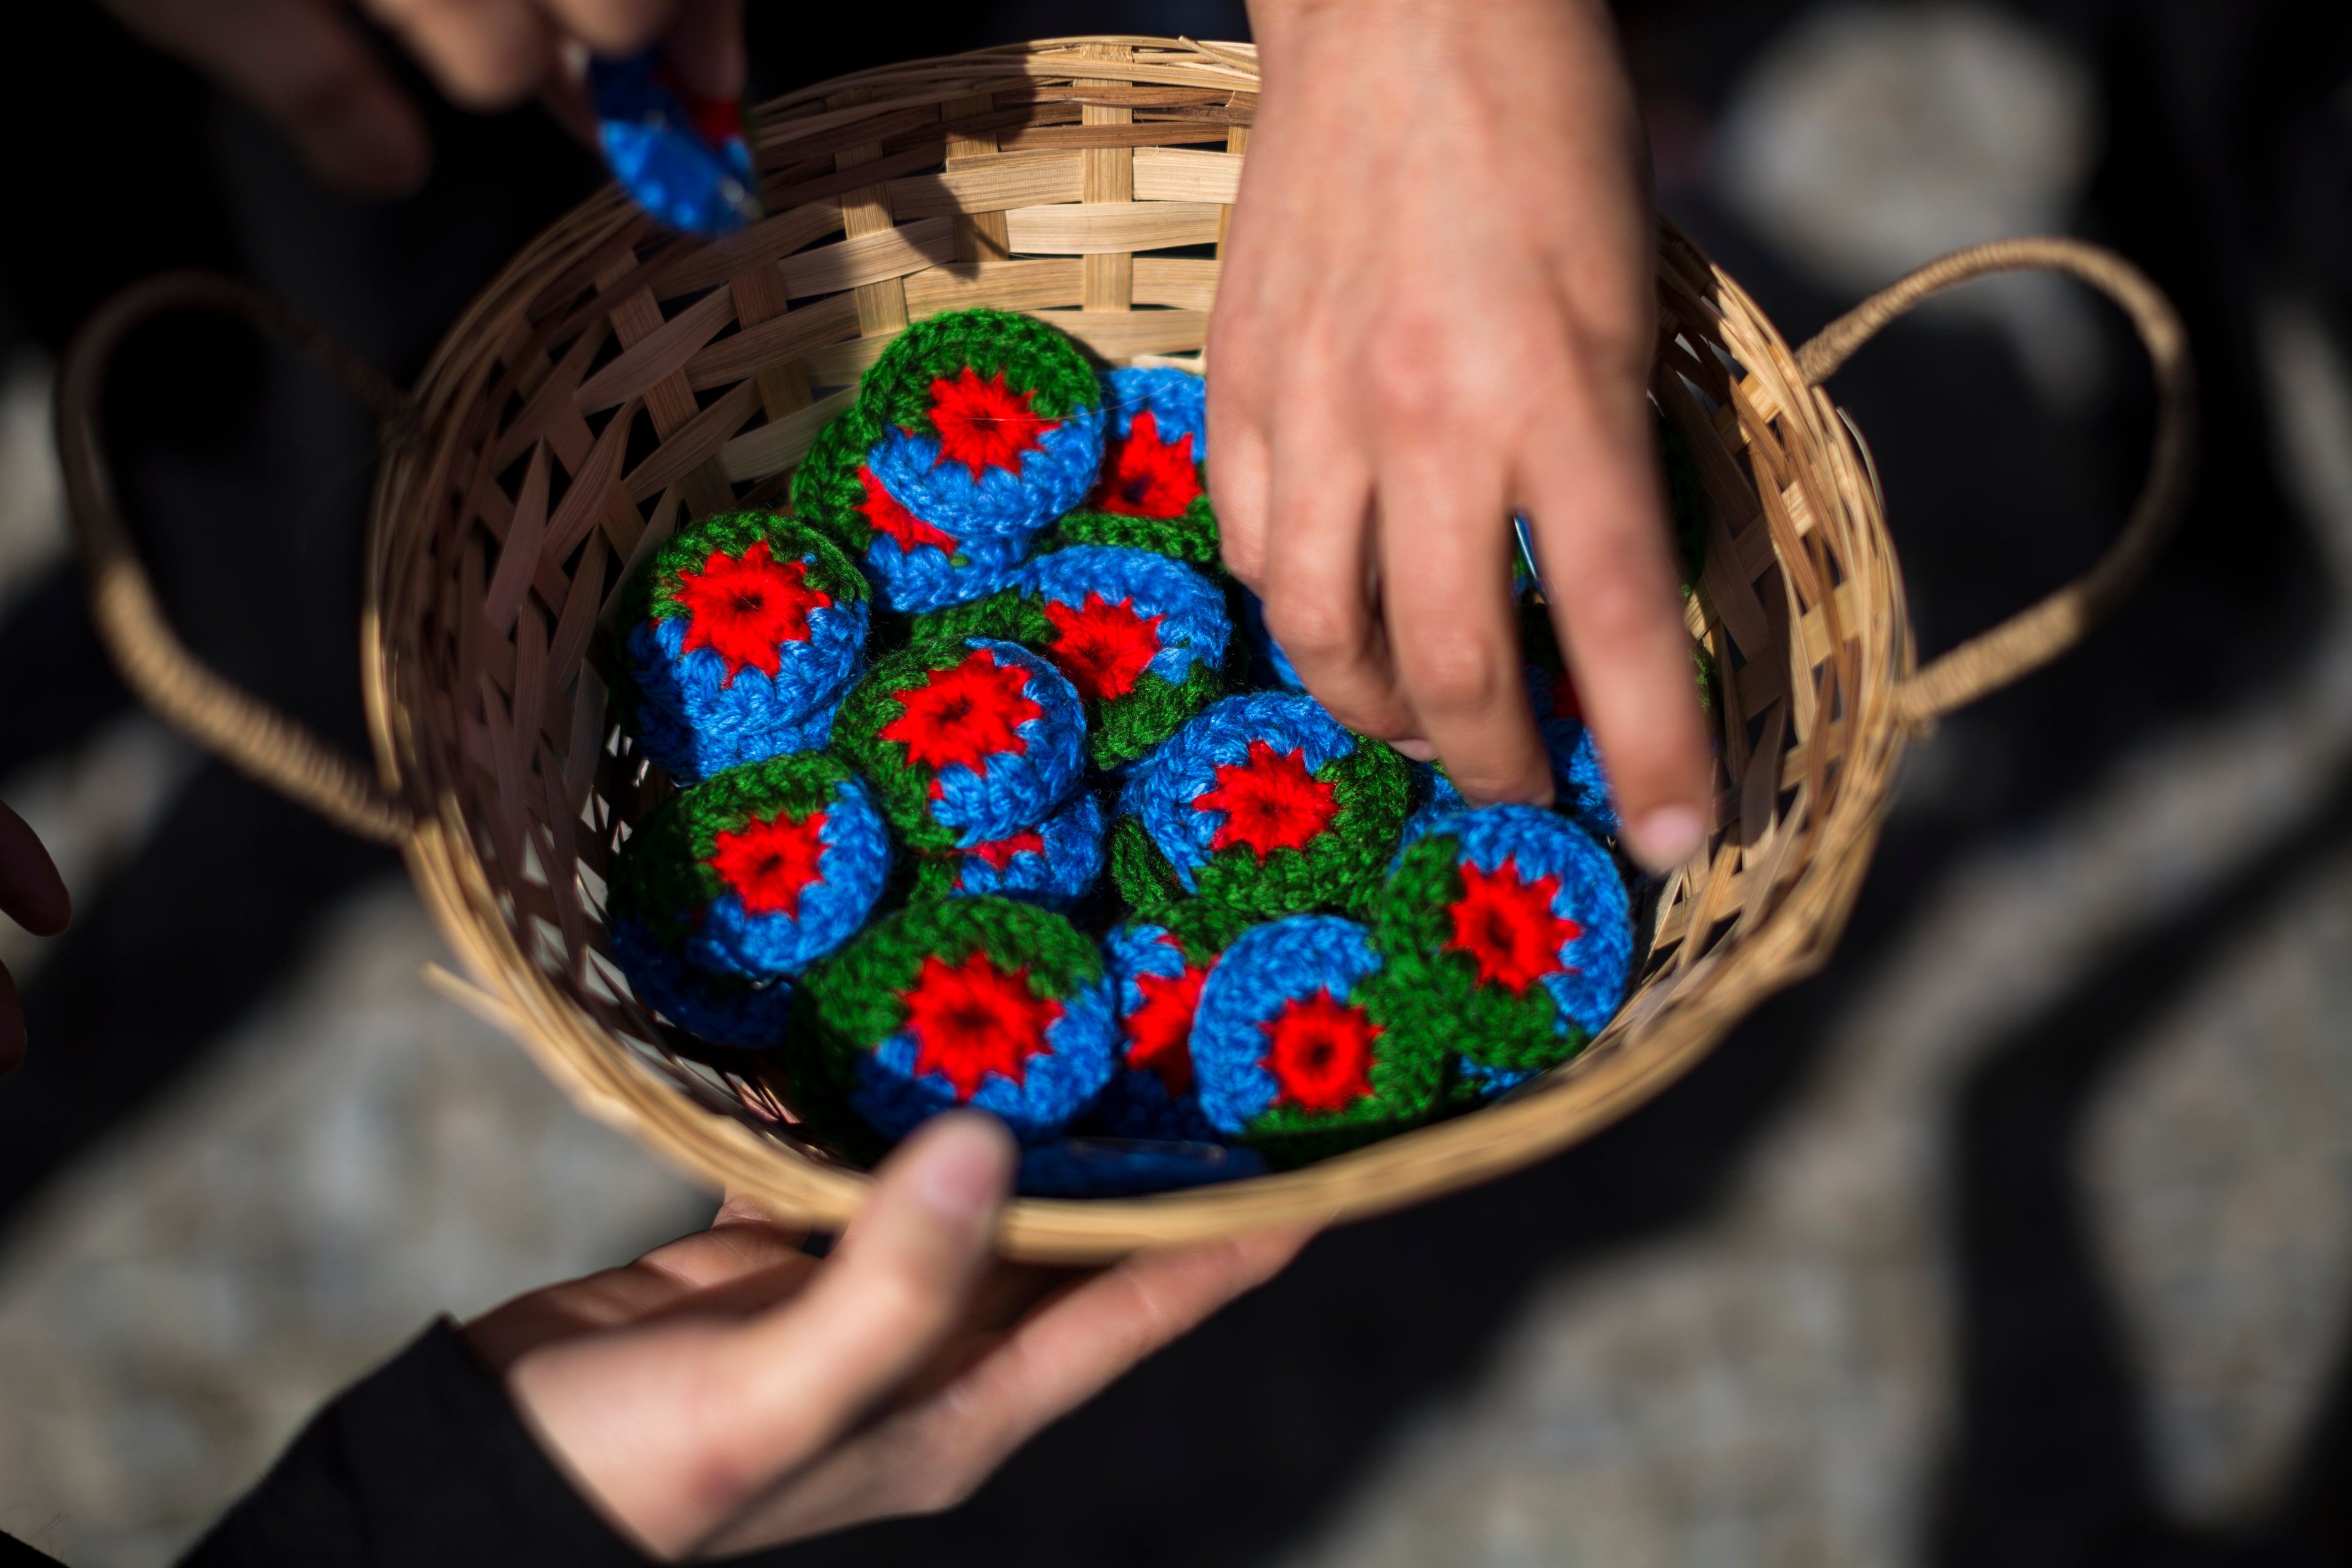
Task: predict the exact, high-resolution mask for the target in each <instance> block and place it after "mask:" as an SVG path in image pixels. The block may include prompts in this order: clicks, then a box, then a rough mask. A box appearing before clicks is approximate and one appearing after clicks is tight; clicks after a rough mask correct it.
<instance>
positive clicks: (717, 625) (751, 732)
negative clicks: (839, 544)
mask: <svg viewBox="0 0 2352 1568" xmlns="http://www.w3.org/2000/svg"><path fill="white" fill-rule="evenodd" d="M627 595H628V596H627V599H626V609H625V615H627V616H628V617H629V630H628V635H627V639H626V660H627V668H628V675H629V679H630V683H631V686H632V687H633V689H634V690H633V696H634V700H635V701H634V707H635V721H636V728H637V737H638V742H639V744H640V745H641V746H642V747H643V748H644V750H645V752H646V755H647V756H649V757H651V758H652V759H653V760H654V761H655V762H656V763H660V764H661V766H662V767H663V768H664V769H666V770H667V772H668V773H670V775H671V776H672V777H673V778H676V779H677V780H678V781H679V782H680V783H692V782H693V781H694V780H696V779H699V778H706V777H708V776H709V775H710V774H712V773H718V772H719V771H720V770H721V769H724V768H730V767H733V766H735V765H736V764H738V763H755V762H760V761H762V760H764V759H766V758H768V757H772V756H776V755H778V754H780V753H782V752H797V751H810V750H814V749H816V748H818V747H821V746H823V745H824V742H825V738H826V735H827V732H828V731H829V730H830V728H831V725H832V721H833V707H834V704H835V703H836V702H838V701H839V700H840V699H841V694H842V693H843V692H844V691H845V690H847V689H849V685H850V683H851V682H852V681H853V680H855V679H856V677H857V674H858V671H859V670H860V669H861V668H863V667H864V665H865V658H866V655H865V649H866V629H867V622H868V618H869V614H870V611H869V606H868V596H867V592H866V584H865V582H864V580H863V579H862V578H860V577H859V576H858V574H857V573H856V570H855V569H853V568H851V567H850V565H849V563H848V562H847V561H846V560H845V559H844V557H843V556H842V554H841V552H839V551H838V550H836V549H835V547H834V546H833V544H832V543H831V542H828V541H827V540H826V539H825V538H824V536H823V535H821V534H819V533H817V532H816V531H814V530H813V529H808V528H804V527H802V526H800V525H797V524H795V523H793V522H791V521H788V520H785V519H781V518H776V517H772V516H770V515H768V514H766V513H761V512H730V513H724V514H721V515H719V516H716V517H709V518H704V519H702V520H700V521H697V522H694V523H691V524H689V525H688V526H687V527H686V528H685V529H683V530H681V531H679V532H678V534H677V536H676V537H675V538H673V539H671V540H669V541H668V542H666V543H665V544H664V545H663V546H662V548H661V549H660V550H659V551H658V552H656V553H655V555H654V556H653V557H652V558H651V559H650V560H648V561H647V562H646V564H645V566H644V567H643V568H641V569H640V575H639V577H638V578H637V579H636V580H635V581H634V582H633V583H632V584H631V585H630V587H629V589H628V590H627Z"/></svg>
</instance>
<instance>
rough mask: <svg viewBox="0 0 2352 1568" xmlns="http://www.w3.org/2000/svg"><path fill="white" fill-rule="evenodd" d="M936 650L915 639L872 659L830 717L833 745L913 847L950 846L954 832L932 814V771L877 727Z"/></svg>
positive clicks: (893, 714) (892, 714)
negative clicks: (916, 642) (831, 719)
mask: <svg viewBox="0 0 2352 1568" xmlns="http://www.w3.org/2000/svg"><path fill="white" fill-rule="evenodd" d="M939 653H940V645H939V644H937V643H936V642H934V643H930V644H914V645H910V646H908V647H905V648H902V649H900V650H899V651H898V652H897V653H894V654H891V655H890V656H888V657H887V658H883V659H879V660H877V661H876V663H875V665H874V668H871V669H869V670H868V671H866V679H863V680H861V681H859V682H858V683H857V684H856V685H855V686H853V687H851V688H850V689H849V695H848V696H846V697H845V698H843V699H842V700H841V707H840V709H839V710H837V711H835V714H834V717H833V745H832V750H833V751H834V752H835V754H836V755H838V756H841V757H843V758H844V759H845V760H846V761H847V762H848V763H850V765H851V766H853V767H855V768H856V770H857V771H858V773H860V774H861V775H863V776H864V778H865V780H866V787H867V788H869V789H871V790H872V791H873V792H874V799H875V803H876V804H877V805H879V806H880V807H881V809H882V815H883V816H886V817H887V818H888V819H889V821H890V825H891V826H893V827H896V828H897V829H898V832H899V834H900V836H901V837H904V838H905V839H906V841H907V842H908V844H909V845H910V846H912V847H915V848H917V849H952V848H954V847H956V838H957V837H958V835H957V833H956V830H955V829H954V828H952V827H950V826H947V824H945V823H943V822H940V820H939V819H938V818H936V817H934V816H932V815H931V779H932V777H933V770H931V769H929V768H923V767H918V766H916V765H915V764H914V763H912V762H910V761H909V760H908V755H907V747H906V744H905V742H899V741H886V740H884V739H883V738H882V731H883V730H884V729H886V728H887V727H888V726H889V725H890V723H891V722H892V721H895V720H896V719H897V718H898V716H899V715H900V714H901V713H903V712H905V711H906V708H905V705H904V704H902V703H898V702H894V701H892V700H891V699H892V698H893V697H895V696H896V695H897V694H898V693H899V692H901V691H904V690H906V689H908V688H909V687H912V686H916V685H919V684H920V683H921V681H922V679H924V677H926V676H928V675H929V674H930V673H931V671H932V669H933V668H935V667H936V663H937V658H938V655H939Z"/></svg>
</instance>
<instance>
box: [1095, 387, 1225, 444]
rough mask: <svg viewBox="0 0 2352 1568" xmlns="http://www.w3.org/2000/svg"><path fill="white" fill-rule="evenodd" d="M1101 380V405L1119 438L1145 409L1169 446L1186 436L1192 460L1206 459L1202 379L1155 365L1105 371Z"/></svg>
mask: <svg viewBox="0 0 2352 1568" xmlns="http://www.w3.org/2000/svg"><path fill="white" fill-rule="evenodd" d="M1101 379H1102V393H1103V406H1104V407H1105V408H1106V409H1108V410H1109V412H1110V417H1111V427H1112V428H1113V429H1114V430H1115V431H1116V432H1117V433H1118V436H1119V437H1120V438H1121V439H1124V438H1125V437H1126V436H1127V435H1128V433H1129V431H1131V430H1133V429H1134V428H1135V416H1137V415H1139V414H1141V413H1143V412H1144V411H1145V410H1147V409H1149V410H1150V414H1151V418H1152V423H1153V424H1154V425H1156V426H1159V430H1160V439H1161V440H1162V441H1165V442H1166V443H1168V445H1170V446H1171V447H1172V446H1174V445H1175V444H1176V443H1177V442H1179V441H1181V440H1182V439H1183V438H1184V437H1187V436H1190V437H1192V460H1193V461H1194V462H1196V463H1206V462H1207V461H1208V460H1209V384H1208V382H1207V381H1206V380H1205V379H1204V378H1202V377H1201V376H1197V375H1194V374H1192V372H1191V371H1189V370H1178V369H1177V368H1175V367H1174V366H1173V365H1159V366H1155V367H1152V368H1150V369H1140V368H1132V367H1130V368H1129V369H1126V370H1110V371H1105V372H1104V373H1103V374H1102V377H1101Z"/></svg>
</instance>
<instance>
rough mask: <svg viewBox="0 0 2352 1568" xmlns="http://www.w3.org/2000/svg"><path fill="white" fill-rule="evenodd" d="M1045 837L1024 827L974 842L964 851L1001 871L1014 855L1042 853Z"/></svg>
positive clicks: (1043, 851)
mask: <svg viewBox="0 0 2352 1568" xmlns="http://www.w3.org/2000/svg"><path fill="white" fill-rule="evenodd" d="M964 853H965V854H967V855H971V856H976V857H977V858H980V859H981V860H982V861H984V862H985V863H986V864H988V865H990V866H992V867H994V868H996V869H997V870H999V871H1002V870H1003V869H1004V868H1006V867H1007V866H1010V865H1012V864H1013V857H1014V856H1015V855H1043V854H1044V853H1045V835H1044V834H1041V833H1039V832H1038V831H1037V830H1036V829H1035V828H1034V827H1024V828H1023V829H1022V830H1021V831H1020V832H1018V833H1015V834H1013V835H1012V836H1011V837H1005V838H992V839H990V840H989V841H988V842H987V843H985V844H975V845H973V846H971V847H970V848H969V849H966V850H965V851H964Z"/></svg>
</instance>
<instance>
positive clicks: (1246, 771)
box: [1192, 741, 1339, 866]
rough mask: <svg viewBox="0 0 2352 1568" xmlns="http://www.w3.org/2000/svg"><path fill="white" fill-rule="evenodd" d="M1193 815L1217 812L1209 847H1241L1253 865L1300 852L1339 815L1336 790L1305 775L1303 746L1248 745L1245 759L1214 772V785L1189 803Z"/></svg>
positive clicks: (1311, 776) (1255, 742)
mask: <svg viewBox="0 0 2352 1568" xmlns="http://www.w3.org/2000/svg"><path fill="white" fill-rule="evenodd" d="M1192 809H1193V810H1194V811H1222V812H1223V813H1224V814H1225V820H1224V821H1223V823H1221V824H1219V825H1218V827H1217V832H1216V837H1213V838H1212V839H1211V840H1210V841H1209V847H1210V848H1211V849H1223V848H1224V847H1226V846H1227V845H1229V844H1246V845H1248V846H1249V847H1250V849H1251V852H1252V853H1254V854H1255V855H1256V856H1257V863H1258V864H1259V865H1261V866H1263V865H1265V858H1266V857H1267V856H1268V855H1271V854H1273V853H1274V852H1275V851H1276V850H1277V849H1301V848H1304V847H1306V846H1307V843H1308V841H1309V840H1311V839H1313V838H1314V837H1315V836H1316V835H1317V834H1318V833H1320V832H1322V831H1323V830H1324V829H1325V828H1326V827H1328V826H1330V825H1331V819H1332V818H1333V817H1335V816H1339V791H1338V790H1337V789H1336V788H1334V787H1333V786H1332V785H1330V784H1325V783H1323V782H1322V781H1321V780H1319V779H1318V778H1316V777H1315V776H1314V775H1312V774H1311V773H1308V772H1307V753H1306V748H1305V747H1303V746H1300V747H1293V748H1292V749H1291V750H1290V751H1288V752H1276V750H1275V749H1274V748H1273V747H1272V746H1270V745H1268V744H1267V743H1266V742H1264V741H1252V742H1250V743H1249V760H1248V761H1247V762H1245V763H1226V764H1224V765H1223V767H1221V768H1219V769H1218V770H1217V787H1216V788H1215V789H1214V790H1213V791H1212V792H1210V793H1209V794H1207V795H1201V796H1199V797H1198V798H1197V799H1195V800H1194V801H1193V802H1192Z"/></svg>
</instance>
